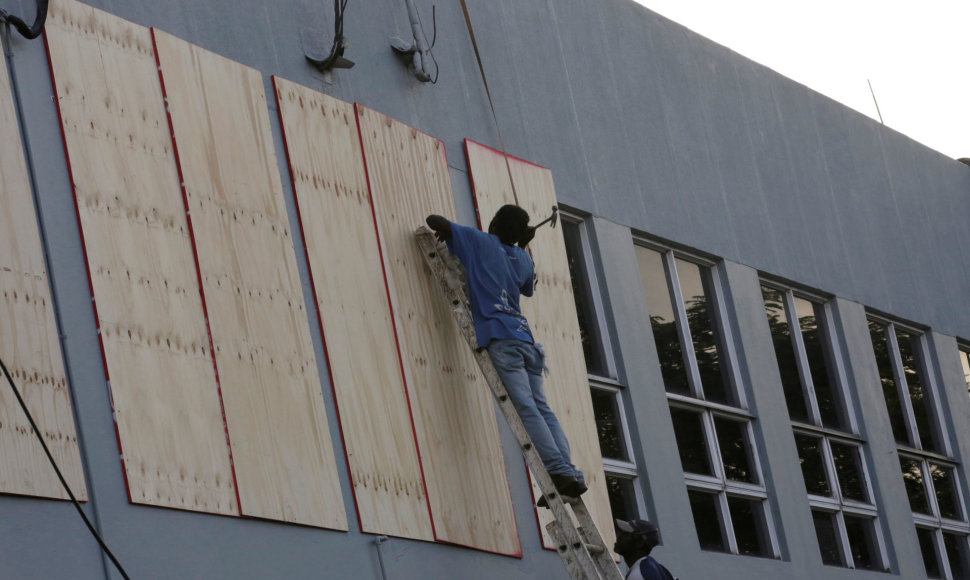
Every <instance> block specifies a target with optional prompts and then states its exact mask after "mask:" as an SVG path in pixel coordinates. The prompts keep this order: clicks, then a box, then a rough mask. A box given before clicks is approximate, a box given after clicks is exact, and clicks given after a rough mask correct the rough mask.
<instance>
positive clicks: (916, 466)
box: [899, 457, 931, 514]
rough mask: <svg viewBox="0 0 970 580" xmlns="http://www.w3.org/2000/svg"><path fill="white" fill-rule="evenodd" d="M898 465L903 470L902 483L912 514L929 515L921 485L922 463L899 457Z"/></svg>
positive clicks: (927, 503) (924, 491) (924, 487)
mask: <svg viewBox="0 0 970 580" xmlns="http://www.w3.org/2000/svg"><path fill="white" fill-rule="evenodd" d="M899 465H900V467H901V468H902V470H903V482H905V484H906V495H908V496H909V506H910V507H911V508H912V510H913V511H914V512H917V513H921V514H930V513H931V512H930V505H929V502H928V501H927V500H926V486H925V485H924V484H923V470H922V468H921V465H922V462H921V461H920V460H918V459H910V458H909V457H900V458H899Z"/></svg>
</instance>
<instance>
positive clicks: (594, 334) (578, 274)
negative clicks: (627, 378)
mask: <svg viewBox="0 0 970 580" xmlns="http://www.w3.org/2000/svg"><path fill="white" fill-rule="evenodd" d="M580 227H582V226H581V223H580V222H575V221H572V220H568V219H564V220H562V234H563V238H564V240H565V242H566V260H567V262H568V264H569V278H570V280H572V286H573V299H574V300H575V302H576V316H577V318H578V319H579V337H580V340H581V341H582V343H583V355H584V356H585V358H586V369H587V371H588V372H590V373H593V374H596V375H600V376H604V377H606V376H609V371H608V369H607V366H606V362H605V360H604V359H605V356H604V354H603V349H602V341H601V340H600V337H599V327H598V325H597V323H596V311H595V309H594V306H593V305H594V301H593V295H592V289H591V288H590V285H591V281H592V278H591V277H590V276H589V273H588V272H587V270H586V260H585V258H584V257H583V241H582V236H581V233H580Z"/></svg>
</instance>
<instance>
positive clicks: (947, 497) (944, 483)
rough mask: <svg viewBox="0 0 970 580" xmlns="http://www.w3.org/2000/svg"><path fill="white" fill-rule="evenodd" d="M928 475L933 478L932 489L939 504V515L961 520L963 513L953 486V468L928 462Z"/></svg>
mask: <svg viewBox="0 0 970 580" xmlns="http://www.w3.org/2000/svg"><path fill="white" fill-rule="evenodd" d="M929 466H930V476H931V477H932V478H933V490H934V491H935V492H936V503H937V505H939V506H940V516H942V517H944V518H950V519H951V520H962V519H963V513H962V511H961V510H960V503H959V500H958V499H957V490H956V489H955V488H954V483H955V481H954V478H953V468H952V467H948V466H946V465H939V464H937V463H930V464H929Z"/></svg>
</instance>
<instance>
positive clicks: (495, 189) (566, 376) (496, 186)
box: [465, 140, 615, 546]
mask: <svg viewBox="0 0 970 580" xmlns="http://www.w3.org/2000/svg"><path fill="white" fill-rule="evenodd" d="M465 147H466V150H467V153H468V171H469V174H470V175H471V178H472V187H473V189H474V192H475V200H476V205H477V206H478V212H479V218H480V220H481V223H482V226H483V227H486V226H487V225H488V223H489V222H490V221H491V220H492V217H494V215H495V212H496V211H498V208H500V207H502V206H503V205H505V204H507V203H516V201H515V198H514V196H513V193H512V188H511V186H510V184H509V170H508V168H507V167H506V165H505V159H504V157H503V155H502V153H501V152H499V151H495V150H494V149H491V148H489V147H485V146H484V145H479V144H478V143H475V142H472V141H467V140H466V141H465ZM509 164H510V166H511V170H512V178H513V179H514V180H515V190H516V192H517V194H518V198H519V199H518V205H520V206H522V207H523V208H524V209H525V210H526V211H528V212H529V215H530V216H531V217H532V223H538V222H539V221H541V220H543V219H545V218H546V217H548V216H549V213H550V212H551V210H552V206H554V205H556V204H557V201H556V189H555V186H554V185H553V181H552V172H551V171H549V170H548V169H545V168H543V167H539V166H538V165H534V164H532V163H529V162H527V161H523V160H521V159H516V158H514V157H509ZM529 250H530V252H531V253H532V257H533V260H534V261H535V264H536V274H537V276H538V284H537V286H536V293H535V296H534V297H533V298H531V299H530V298H525V299H523V300H522V311H523V313H524V314H525V316H526V318H528V319H529V324H530V325H531V326H532V331H533V334H534V336H535V338H536V341H538V342H540V343H542V345H543V347H544V348H545V351H546V357H547V363H548V365H549V368H550V369H551V372H550V374H549V376H548V377H546V379H545V382H544V383H543V386H544V388H545V392H546V396H547V398H548V400H549V406H551V407H552V410H553V411H555V413H556V416H557V417H558V418H559V421H560V423H561V424H562V427H563V430H564V431H565V432H566V437H567V438H568V439H569V447H570V453H571V456H572V460H573V464H575V465H576V467H578V468H579V469H580V470H581V471H582V472H583V474H585V476H586V483H587V485H589V488H590V490H589V491H588V492H587V494H586V495H585V496H584V499H585V501H586V505H587V506H588V507H589V510H590V514H591V515H592V516H593V519H594V520H595V521H596V526H597V527H598V528H599V530H600V533H601V534H602V535H603V538H604V539H605V540H606V545H608V546H612V545H613V542H614V541H615V533H614V530H613V518H612V515H611V511H610V502H609V496H608V495H607V490H606V479H605V476H604V473H603V457H602V455H601V454H600V448H599V438H598V437H597V433H596V418H595V417H594V416H593V402H592V399H591V397H590V391H589V380H588V379H587V374H586V362H585V361H586V359H585V357H584V356H583V345H582V343H581V342H580V338H579V336H580V333H579V321H578V319H577V317H576V315H575V312H576V303H575V300H574V298H573V288H572V282H571V279H570V277H569V263H568V262H567V259H566V244H565V241H564V240H563V238H562V233H561V232H560V231H558V230H552V229H549V228H548V226H546V227H545V228H544V229H541V230H539V232H538V235H536V238H535V240H533V241H532V243H530V244H529ZM533 495H534V497H535V498H538V497H539V496H540V495H541V492H540V491H539V489H538V487H536V486H535V485H533ZM539 516H540V521H541V523H542V526H543V534H544V540H545V542H546V546H551V543H550V541H549V538H548V537H547V536H545V524H546V523H547V522H549V521H552V517H551V516H550V515H549V513H548V511H547V510H542V509H540V510H539Z"/></svg>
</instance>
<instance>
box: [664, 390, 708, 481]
mask: <svg viewBox="0 0 970 580" xmlns="http://www.w3.org/2000/svg"><path fill="white" fill-rule="evenodd" d="M670 417H671V419H673V422H674V435H675V436H676V438H677V449H678V451H680V462H681V464H683V467H684V471H686V472H689V473H700V474H703V475H714V472H713V471H712V470H711V462H710V459H709V457H710V455H709V454H708V452H707V439H706V438H705V437H704V427H703V426H702V424H701V423H702V421H703V417H702V416H701V414H700V413H696V412H694V411H688V410H687V409H681V408H679V407H671V408H670Z"/></svg>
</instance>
